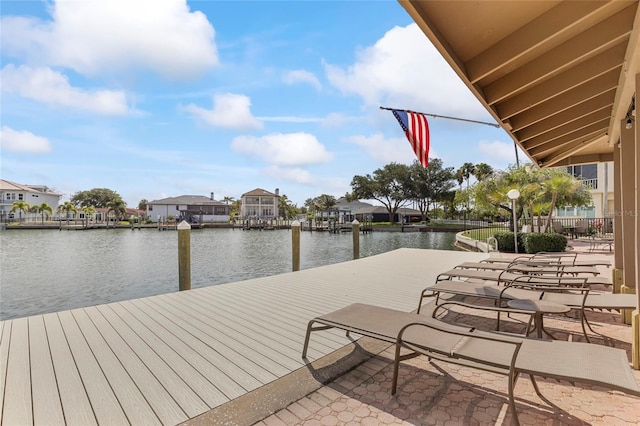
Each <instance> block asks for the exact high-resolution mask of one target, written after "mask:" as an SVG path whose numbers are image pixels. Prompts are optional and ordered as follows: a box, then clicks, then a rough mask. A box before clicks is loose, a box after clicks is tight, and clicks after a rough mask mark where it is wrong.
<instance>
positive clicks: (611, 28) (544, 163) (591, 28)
mask: <svg viewBox="0 0 640 426" xmlns="http://www.w3.org/2000/svg"><path fill="white" fill-rule="evenodd" d="M398 1H399V2H400V4H401V5H402V6H403V7H404V8H405V9H406V10H407V11H408V12H409V14H410V15H411V17H412V18H413V20H414V21H415V22H416V23H417V24H418V25H419V26H420V28H421V29H422V31H423V32H424V33H425V34H426V36H427V37H428V38H429V40H431V42H432V43H433V44H434V45H435V47H436V48H437V49H438V50H439V51H440V53H441V54H442V56H443V57H444V58H445V59H446V60H447V62H448V63H449V64H450V65H451V67H453V69H454V70H455V72H456V73H457V74H458V75H459V76H460V78H461V79H462V80H463V81H464V83H465V84H466V85H467V86H468V87H469V89H470V90H471V91H472V92H473V93H474V95H475V96H476V97H477V98H478V99H479V100H480V102H482V104H483V105H484V106H485V108H487V110H488V111H489V112H490V114H491V115H492V116H493V117H494V118H495V119H496V120H497V122H498V123H500V125H501V126H502V128H503V129H504V130H506V131H507V132H508V133H509V135H511V137H512V138H513V139H514V141H515V142H516V143H517V144H518V145H519V146H520V147H521V148H522V149H523V151H524V152H526V154H527V155H528V156H529V158H530V159H531V160H532V161H533V162H534V163H535V164H537V165H539V166H541V167H554V166H562V165H569V164H583V163H594V162H601V161H613V145H614V144H615V143H617V141H618V140H619V137H620V126H621V121H622V120H626V118H627V114H630V111H631V109H632V104H633V102H634V90H635V89H634V88H635V75H636V74H637V73H639V72H640V65H639V63H640V45H639V42H638V41H639V38H640V36H639V33H640V11H639V8H638V1H637V0H636V1H571V0H564V1H558V0H556V1H539V0H536V1H483V0H481V1H457V0H448V1H424V0H398Z"/></svg>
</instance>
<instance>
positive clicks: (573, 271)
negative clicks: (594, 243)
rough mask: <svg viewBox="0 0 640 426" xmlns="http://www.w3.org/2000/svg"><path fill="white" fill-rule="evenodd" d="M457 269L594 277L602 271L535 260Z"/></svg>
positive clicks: (468, 264)
mask: <svg viewBox="0 0 640 426" xmlns="http://www.w3.org/2000/svg"><path fill="white" fill-rule="evenodd" d="M455 268H457V269H478V270H489V271H506V270H509V271H511V272H516V273H522V274H530V275H531V274H533V275H557V276H565V275H574V276H577V275H580V274H591V275H593V276H596V275H599V274H600V271H598V269H597V268H595V267H593V266H574V265H562V264H557V263H548V262H539V261H535V260H514V261H513V262H511V263H500V262H493V263H488V262H463V263H461V264H459V265H456V266H455Z"/></svg>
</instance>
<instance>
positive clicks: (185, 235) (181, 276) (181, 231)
mask: <svg viewBox="0 0 640 426" xmlns="http://www.w3.org/2000/svg"><path fill="white" fill-rule="evenodd" d="M178 283H179V284H178V285H179V290H180V291H183V290H191V225H189V224H188V223H187V222H186V221H184V220H183V221H182V222H180V224H179V225H178Z"/></svg>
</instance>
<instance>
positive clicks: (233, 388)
mask: <svg viewBox="0 0 640 426" xmlns="http://www.w3.org/2000/svg"><path fill="white" fill-rule="evenodd" d="M134 304H135V310H136V311H137V313H136V317H137V318H139V319H140V320H141V321H142V323H143V324H144V325H145V326H147V327H148V328H150V329H153V331H154V333H156V335H157V336H158V337H160V338H161V339H162V340H163V341H164V342H165V343H167V344H168V345H169V346H170V347H171V348H172V349H173V350H174V351H176V352H177V353H178V354H180V356H182V357H183V358H184V359H185V360H187V362H189V364H191V365H192V366H193V367H194V368H196V369H197V370H198V371H199V372H200V373H201V374H202V375H203V376H205V377H206V378H207V379H208V380H209V381H210V382H211V383H213V384H214V385H215V387H216V388H218V389H219V390H220V391H221V392H222V394H223V395H224V396H225V397H226V398H227V400H230V399H233V398H237V397H239V396H240V395H243V394H244V393H246V389H244V388H242V386H240V385H239V384H238V383H237V382H235V381H234V380H233V378H230V377H229V376H227V375H226V374H225V373H223V372H222V371H221V370H220V369H219V368H218V367H217V365H215V363H214V359H213V358H210V357H209V356H208V353H200V352H198V351H197V350H196V349H195V348H193V347H192V346H190V345H189V343H192V341H193V340H195V339H193V338H191V339H190V338H189V337H188V336H184V332H183V331H182V330H181V329H179V328H177V327H176V326H175V325H174V324H172V323H171V322H170V321H168V320H167V319H166V318H164V317H162V316H160V315H158V314H157V313H156V312H155V311H153V310H152V309H150V308H149V306H147V305H146V304H145V303H143V302H142V299H138V300H135V301H128V302H123V306H124V307H125V308H129V307H131V306H132V305H134ZM183 338H184V340H183ZM207 352H208V351H207Z"/></svg>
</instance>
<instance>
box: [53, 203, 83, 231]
mask: <svg viewBox="0 0 640 426" xmlns="http://www.w3.org/2000/svg"><path fill="white" fill-rule="evenodd" d="M71 212H73V213H78V209H77V208H76V206H74V205H73V204H72V203H71V202H70V201H65V202H64V203H63V204H61V205H59V206H58V214H60V213H64V215H65V218H66V219H67V225H68V224H69V213H71Z"/></svg>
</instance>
